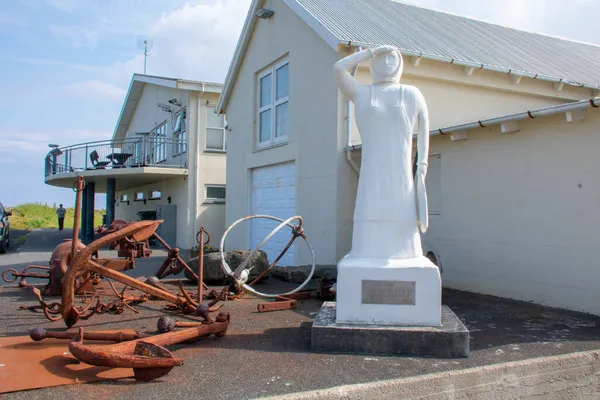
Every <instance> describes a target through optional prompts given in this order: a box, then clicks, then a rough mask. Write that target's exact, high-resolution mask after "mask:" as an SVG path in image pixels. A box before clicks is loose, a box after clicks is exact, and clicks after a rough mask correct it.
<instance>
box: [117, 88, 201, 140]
mask: <svg viewBox="0 0 600 400" xmlns="http://www.w3.org/2000/svg"><path fill="white" fill-rule="evenodd" d="M172 98H177V99H178V100H179V101H180V102H181V105H182V107H185V106H186V105H187V103H188V100H189V93H188V92H187V91H185V90H181V89H172V88H166V87H162V86H158V85H152V84H145V85H144V88H143V89H142V94H141V96H140V99H139V100H138V105H137V107H136V109H135V113H134V114H133V117H132V119H131V122H130V123H129V127H128V128H127V135H126V137H127V138H139V136H138V135H135V134H134V133H135V132H150V131H151V130H152V129H154V128H155V127H156V126H157V125H159V124H161V123H163V122H164V121H167V125H168V128H167V132H173V124H174V123H175V115H176V113H177V112H178V111H179V110H180V109H181V108H182V107H177V106H172V107H173V112H172V113H169V112H167V111H163V110H162V109H161V108H160V107H158V105H157V104H158V103H163V104H169V100H170V99H172Z"/></svg>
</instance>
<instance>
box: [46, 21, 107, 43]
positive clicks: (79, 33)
mask: <svg viewBox="0 0 600 400" xmlns="http://www.w3.org/2000/svg"><path fill="white" fill-rule="evenodd" d="M50 33H52V36H54V37H56V38H64V39H68V40H69V41H71V42H72V43H73V46H74V47H75V48H79V47H87V48H94V47H97V46H98V44H99V43H100V34H99V32H98V31H96V30H93V29H90V28H87V27H82V26H78V25H50Z"/></svg>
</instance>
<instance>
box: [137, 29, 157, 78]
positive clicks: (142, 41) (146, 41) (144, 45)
mask: <svg viewBox="0 0 600 400" xmlns="http://www.w3.org/2000/svg"><path fill="white" fill-rule="evenodd" d="M153 45H154V41H153V40H152V39H150V38H148V37H147V36H138V49H141V50H144V75H145V74H146V63H147V59H148V52H149V51H150V50H152V47H153Z"/></svg>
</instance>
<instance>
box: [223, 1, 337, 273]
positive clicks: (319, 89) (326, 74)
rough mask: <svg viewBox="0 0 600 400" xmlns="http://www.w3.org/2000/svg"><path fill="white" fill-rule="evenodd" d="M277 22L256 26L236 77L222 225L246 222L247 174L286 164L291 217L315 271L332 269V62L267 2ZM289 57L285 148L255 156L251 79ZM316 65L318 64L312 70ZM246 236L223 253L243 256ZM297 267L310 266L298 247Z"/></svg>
mask: <svg viewBox="0 0 600 400" xmlns="http://www.w3.org/2000/svg"><path fill="white" fill-rule="evenodd" d="M269 8H272V9H274V11H275V15H274V16H273V17H272V18H270V19H269V20H266V21H263V20H259V21H258V24H257V26H256V28H255V30H254V33H253V37H252V40H251V41H250V45H249V48H248V51H247V52H246V56H245V59H244V61H243V63H242V65H241V68H240V71H239V75H238V76H237V79H236V82H235V85H234V88H233V93H232V97H231V100H230V102H229V105H228V107H227V119H228V122H229V124H230V126H231V129H232V131H231V132H230V133H228V134H229V142H228V143H229V144H228V157H227V188H228V199H227V207H226V219H227V224H228V225H229V224H231V223H232V222H234V221H235V220H237V219H238V218H241V217H243V216H246V215H248V213H249V199H248V197H249V196H248V193H249V188H250V184H251V182H250V176H251V169H252V168H256V167H260V166H265V165H270V164H276V163H281V162H286V161H292V160H293V161H295V163H296V174H297V176H296V185H295V186H296V214H297V215H300V216H302V217H303V219H304V228H305V232H306V234H307V236H308V238H309V240H310V242H311V244H312V245H313V247H314V249H315V252H316V254H318V257H319V260H320V263H328V264H335V262H336V251H335V248H336V237H335V229H336V224H337V221H336V198H337V195H336V190H337V186H336V178H337V171H336V168H337V161H336V156H335V154H336V152H337V148H338V146H339V143H338V141H339V136H338V135H337V134H336V131H337V125H336V117H337V111H336V104H337V90H336V88H335V86H334V82H333V72H332V69H331V67H332V65H333V63H334V62H335V60H336V54H335V53H334V52H332V51H331V49H330V48H329V47H328V46H327V45H326V44H325V43H324V42H323V41H322V40H321V39H320V38H319V37H318V36H317V35H316V34H315V33H314V32H313V31H312V30H311V29H310V28H308V27H307V26H306V25H305V24H304V23H303V22H302V21H301V20H300V19H299V18H298V17H297V16H296V15H295V14H294V13H293V12H292V11H291V10H289V9H288V8H287V6H286V5H285V4H283V2H272V3H271V4H270V6H269ZM286 55H287V56H288V57H289V58H288V59H289V62H290V64H289V65H290V66H289V85H290V86H289V141H288V143H287V144H285V145H283V146H279V147H276V148H271V149H267V150H261V151H256V150H255V147H254V140H255V135H256V130H255V120H256V117H255V115H256V112H255V108H254V107H255V100H254V99H255V98H256V82H257V79H256V74H257V73H258V72H259V71H261V70H262V69H263V68H265V67H267V66H268V65H269V64H271V63H273V62H274V61H276V60H278V59H280V58H281V57H284V56H286ZM314 60H320V62H319V63H315V62H314ZM247 233H248V230H247V229H244V228H243V227H238V228H236V229H235V230H234V231H232V234H231V235H230V236H228V238H227V247H228V248H247V247H248V238H247V236H248V235H247ZM294 255H295V258H296V263H297V264H309V263H310V253H309V252H308V251H307V249H306V248H305V246H304V245H301V244H300V243H299V244H298V245H297V246H296V248H295V254H294Z"/></svg>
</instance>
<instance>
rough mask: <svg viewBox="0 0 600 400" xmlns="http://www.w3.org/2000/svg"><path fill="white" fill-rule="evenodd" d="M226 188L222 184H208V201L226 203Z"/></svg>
mask: <svg viewBox="0 0 600 400" xmlns="http://www.w3.org/2000/svg"><path fill="white" fill-rule="evenodd" d="M225 195H226V189H225V186H222V185H206V202H207V203H225Z"/></svg>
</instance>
